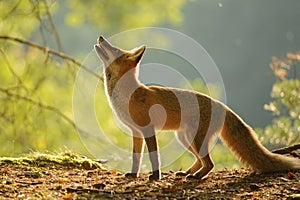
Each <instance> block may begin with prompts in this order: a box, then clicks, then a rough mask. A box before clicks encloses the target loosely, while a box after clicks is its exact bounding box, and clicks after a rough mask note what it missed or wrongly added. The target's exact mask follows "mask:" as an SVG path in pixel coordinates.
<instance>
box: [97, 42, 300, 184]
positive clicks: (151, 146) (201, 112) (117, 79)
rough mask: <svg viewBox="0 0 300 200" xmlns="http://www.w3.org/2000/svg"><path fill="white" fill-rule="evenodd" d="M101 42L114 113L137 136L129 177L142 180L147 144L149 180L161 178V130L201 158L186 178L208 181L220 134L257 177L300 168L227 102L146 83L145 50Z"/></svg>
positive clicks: (100, 47) (135, 137)
mask: <svg viewBox="0 0 300 200" xmlns="http://www.w3.org/2000/svg"><path fill="white" fill-rule="evenodd" d="M98 40H99V41H98V44H97V45H95V50H96V52H97V53H98V55H99V57H100V58H101V60H102V61H103V63H104V65H105V69H104V73H105V89H106V93H107V96H108V99H109V102H110V105H111V108H112V109H113V111H114V112H115V114H116V115H117V116H118V117H119V119H120V120H121V121H122V122H123V123H124V124H125V125H126V126H128V127H129V128H130V129H131V130H132V134H133V163H132V172H131V173H129V174H128V176H133V177H137V176H138V172H139V168H140V162H141V154H142V150H143V145H144V143H143V141H145V142H146V145H147V147H148V151H149V157H150V161H151V164H152V173H153V174H152V175H151V176H150V177H149V178H150V179H160V169H159V168H160V159H159V150H158V145H157V140H156V135H155V130H156V129H160V130H175V131H176V132H177V138H178V139H179V141H180V142H181V143H182V144H183V146H184V147H186V149H188V150H189V151H190V152H191V153H192V154H193V155H194V156H195V158H196V161H195V163H194V164H193V165H192V166H191V167H190V168H189V169H188V170H187V171H186V172H185V173H181V174H190V175H192V176H195V177H198V178H203V177H204V176H206V175H207V174H208V173H209V172H210V171H211V170H212V169H213V166H214V165H213V162H212V160H211V158H210V155H209V145H210V143H211V142H212V141H213V139H214V138H215V136H216V135H217V134H218V133H220V134H221V139H222V141H223V142H224V143H225V144H227V146H228V147H229V148H230V149H231V151H232V152H233V153H234V154H235V155H236V156H237V157H238V158H239V159H240V161H241V162H243V163H245V164H246V165H247V166H249V167H251V168H252V169H253V170H255V171H257V172H273V171H283V170H289V169H300V160H299V159H294V158H289V157H286V156H282V155H276V154H273V153H271V152H269V151H268V150H267V149H266V148H265V147H263V146H262V145H261V143H260V142H259V140H258V139H257V138H256V135H255V133H254V131H253V130H252V129H251V128H250V127H249V126H248V125H247V124H246V123H245V122H243V121H242V119H240V117H239V116H238V115H237V114H235V113H234V112H233V111H232V110H230V109H229V108H228V107H227V106H226V105H224V104H223V103H221V102H219V101H217V100H214V99H212V98H211V97H209V96H207V95H204V94H201V93H198V92H195V91H189V90H183V89H178V88H169V87H159V86H149V87H148V86H145V85H143V84H142V83H140V82H139V80H138V79H137V75H136V68H137V67H138V64H139V62H140V60H141V58H142V55H143V53H144V51H145V46H141V47H139V48H136V49H134V50H132V51H124V50H122V49H119V48H116V47H113V46H112V45H111V44H110V43H108V42H107V41H106V40H104V38H102V37H100V38H99V39H98ZM178 174H180V173H178Z"/></svg>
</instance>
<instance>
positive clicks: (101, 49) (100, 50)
mask: <svg viewBox="0 0 300 200" xmlns="http://www.w3.org/2000/svg"><path fill="white" fill-rule="evenodd" d="M95 50H96V52H97V54H98V55H99V56H100V57H101V58H104V59H105V60H108V59H109V57H108V54H107V53H106V51H105V49H104V47H103V46H102V45H101V43H100V44H96V45H95Z"/></svg>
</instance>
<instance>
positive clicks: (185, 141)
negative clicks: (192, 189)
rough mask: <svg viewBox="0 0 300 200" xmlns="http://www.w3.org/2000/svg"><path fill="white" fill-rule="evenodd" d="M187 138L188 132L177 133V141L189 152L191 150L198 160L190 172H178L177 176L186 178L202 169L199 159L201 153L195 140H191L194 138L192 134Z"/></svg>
mask: <svg viewBox="0 0 300 200" xmlns="http://www.w3.org/2000/svg"><path fill="white" fill-rule="evenodd" d="M186 136H187V134H186V132H181V131H180V132H177V139H178V140H179V141H180V143H181V144H182V145H183V146H184V147H185V148H186V149H187V150H189V151H190V152H191V153H192V154H193V155H194V157H195V159H196V160H195V162H194V164H193V165H192V166H191V167H190V168H189V169H188V170H186V171H179V172H176V175H177V176H186V175H188V174H194V173H195V172H197V171H198V170H199V169H200V168H201V167H202V164H201V159H200V157H199V153H198V152H197V148H196V145H195V142H194V141H193V139H189V138H193V136H192V134H190V136H188V137H186ZM190 141H192V142H190Z"/></svg>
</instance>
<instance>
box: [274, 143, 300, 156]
mask: <svg viewBox="0 0 300 200" xmlns="http://www.w3.org/2000/svg"><path fill="white" fill-rule="evenodd" d="M295 150H300V144H295V145H293V146H289V147H284V148H281V149H276V150H274V151H272V152H273V153H277V154H288V153H291V152H292V151H295Z"/></svg>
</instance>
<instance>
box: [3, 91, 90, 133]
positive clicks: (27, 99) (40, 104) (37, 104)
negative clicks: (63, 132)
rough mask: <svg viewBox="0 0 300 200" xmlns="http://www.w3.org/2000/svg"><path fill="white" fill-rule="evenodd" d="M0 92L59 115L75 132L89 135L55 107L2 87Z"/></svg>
mask: <svg viewBox="0 0 300 200" xmlns="http://www.w3.org/2000/svg"><path fill="white" fill-rule="evenodd" d="M0 92H2V93H5V94H6V95H7V96H9V97H13V98H16V99H21V100H23V101H27V102H28V103H31V104H33V105H35V106H38V107H40V108H42V109H46V110H49V111H52V112H54V113H56V114H57V115H59V116H60V117H62V118H63V119H64V120H65V121H67V122H68V123H69V124H70V125H71V126H72V127H73V128H74V129H75V130H76V129H77V130H78V131H79V132H81V133H85V134H87V132H86V131H84V130H82V129H80V128H79V127H77V126H76V124H75V123H74V121H73V120H72V119H70V118H69V117H68V116H66V115H65V114H64V113H62V112H61V111H60V110H59V109H58V108H56V107H54V106H49V105H46V104H44V103H42V102H39V101H36V100H34V99H31V98H29V97H26V96H22V95H19V94H15V93H12V92H10V91H9V90H8V89H5V88H2V87H0Z"/></svg>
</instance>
